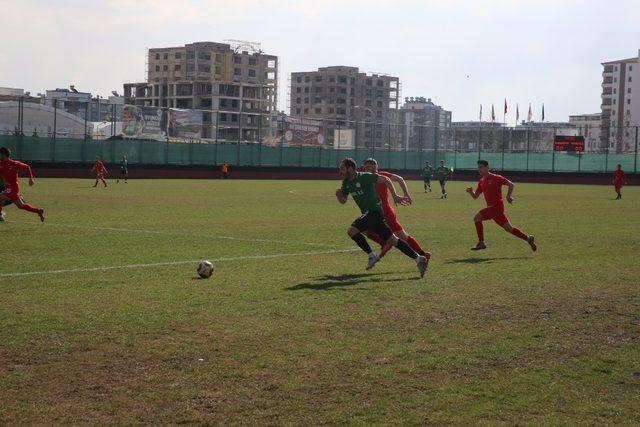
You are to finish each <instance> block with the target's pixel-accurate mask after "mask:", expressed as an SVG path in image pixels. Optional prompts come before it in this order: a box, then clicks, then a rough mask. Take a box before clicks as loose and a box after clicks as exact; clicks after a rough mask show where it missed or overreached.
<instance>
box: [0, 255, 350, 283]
mask: <svg viewBox="0 0 640 427" xmlns="http://www.w3.org/2000/svg"><path fill="white" fill-rule="evenodd" d="M359 250H360V249H358V248H349V249H335V250H332V251H317V252H299V253H285V254H273V255H248V256H239V257H231V258H215V259H212V260H211V261H213V262H225V261H243V260H250V259H272V258H285V257H296V256H310V255H325V254H339V253H347V252H355V251H359ZM198 262H200V260H189V261H169V262H153V263H149V264H127V265H111V266H102V267H91V268H71V269H68V270H48V271H28V272H22V273H20V272H18V273H0V277H22V276H35V275H38V274H64V273H86V272H91V271H107V270H121V269H126V268H143V267H163V266H171V265H182V264H194V265H195V264H197V263H198Z"/></svg>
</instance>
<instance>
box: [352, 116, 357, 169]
mask: <svg viewBox="0 0 640 427" xmlns="http://www.w3.org/2000/svg"><path fill="white" fill-rule="evenodd" d="M354 123H355V127H356V130H355V138H354V141H353V145H354V150H353V156H354V157H355V160H356V163H357V162H358V121H357V120H354Z"/></svg>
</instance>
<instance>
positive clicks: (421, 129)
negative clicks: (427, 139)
mask: <svg viewBox="0 0 640 427" xmlns="http://www.w3.org/2000/svg"><path fill="white" fill-rule="evenodd" d="M418 129H420V132H418V149H419V150H420V163H419V166H422V165H423V164H424V147H423V146H422V144H423V142H422V133H423V126H420V127H419V128H418Z"/></svg>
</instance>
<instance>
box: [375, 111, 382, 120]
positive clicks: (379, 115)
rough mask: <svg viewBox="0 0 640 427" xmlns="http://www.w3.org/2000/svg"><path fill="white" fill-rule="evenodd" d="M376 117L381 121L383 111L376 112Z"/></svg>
mask: <svg viewBox="0 0 640 427" xmlns="http://www.w3.org/2000/svg"><path fill="white" fill-rule="evenodd" d="M376 117H377V118H379V119H381V118H382V111H376Z"/></svg>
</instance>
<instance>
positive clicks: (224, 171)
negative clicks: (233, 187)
mask: <svg viewBox="0 0 640 427" xmlns="http://www.w3.org/2000/svg"><path fill="white" fill-rule="evenodd" d="M220 172H222V179H227V178H229V165H228V164H227V162H223V163H222V167H221V168H220Z"/></svg>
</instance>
